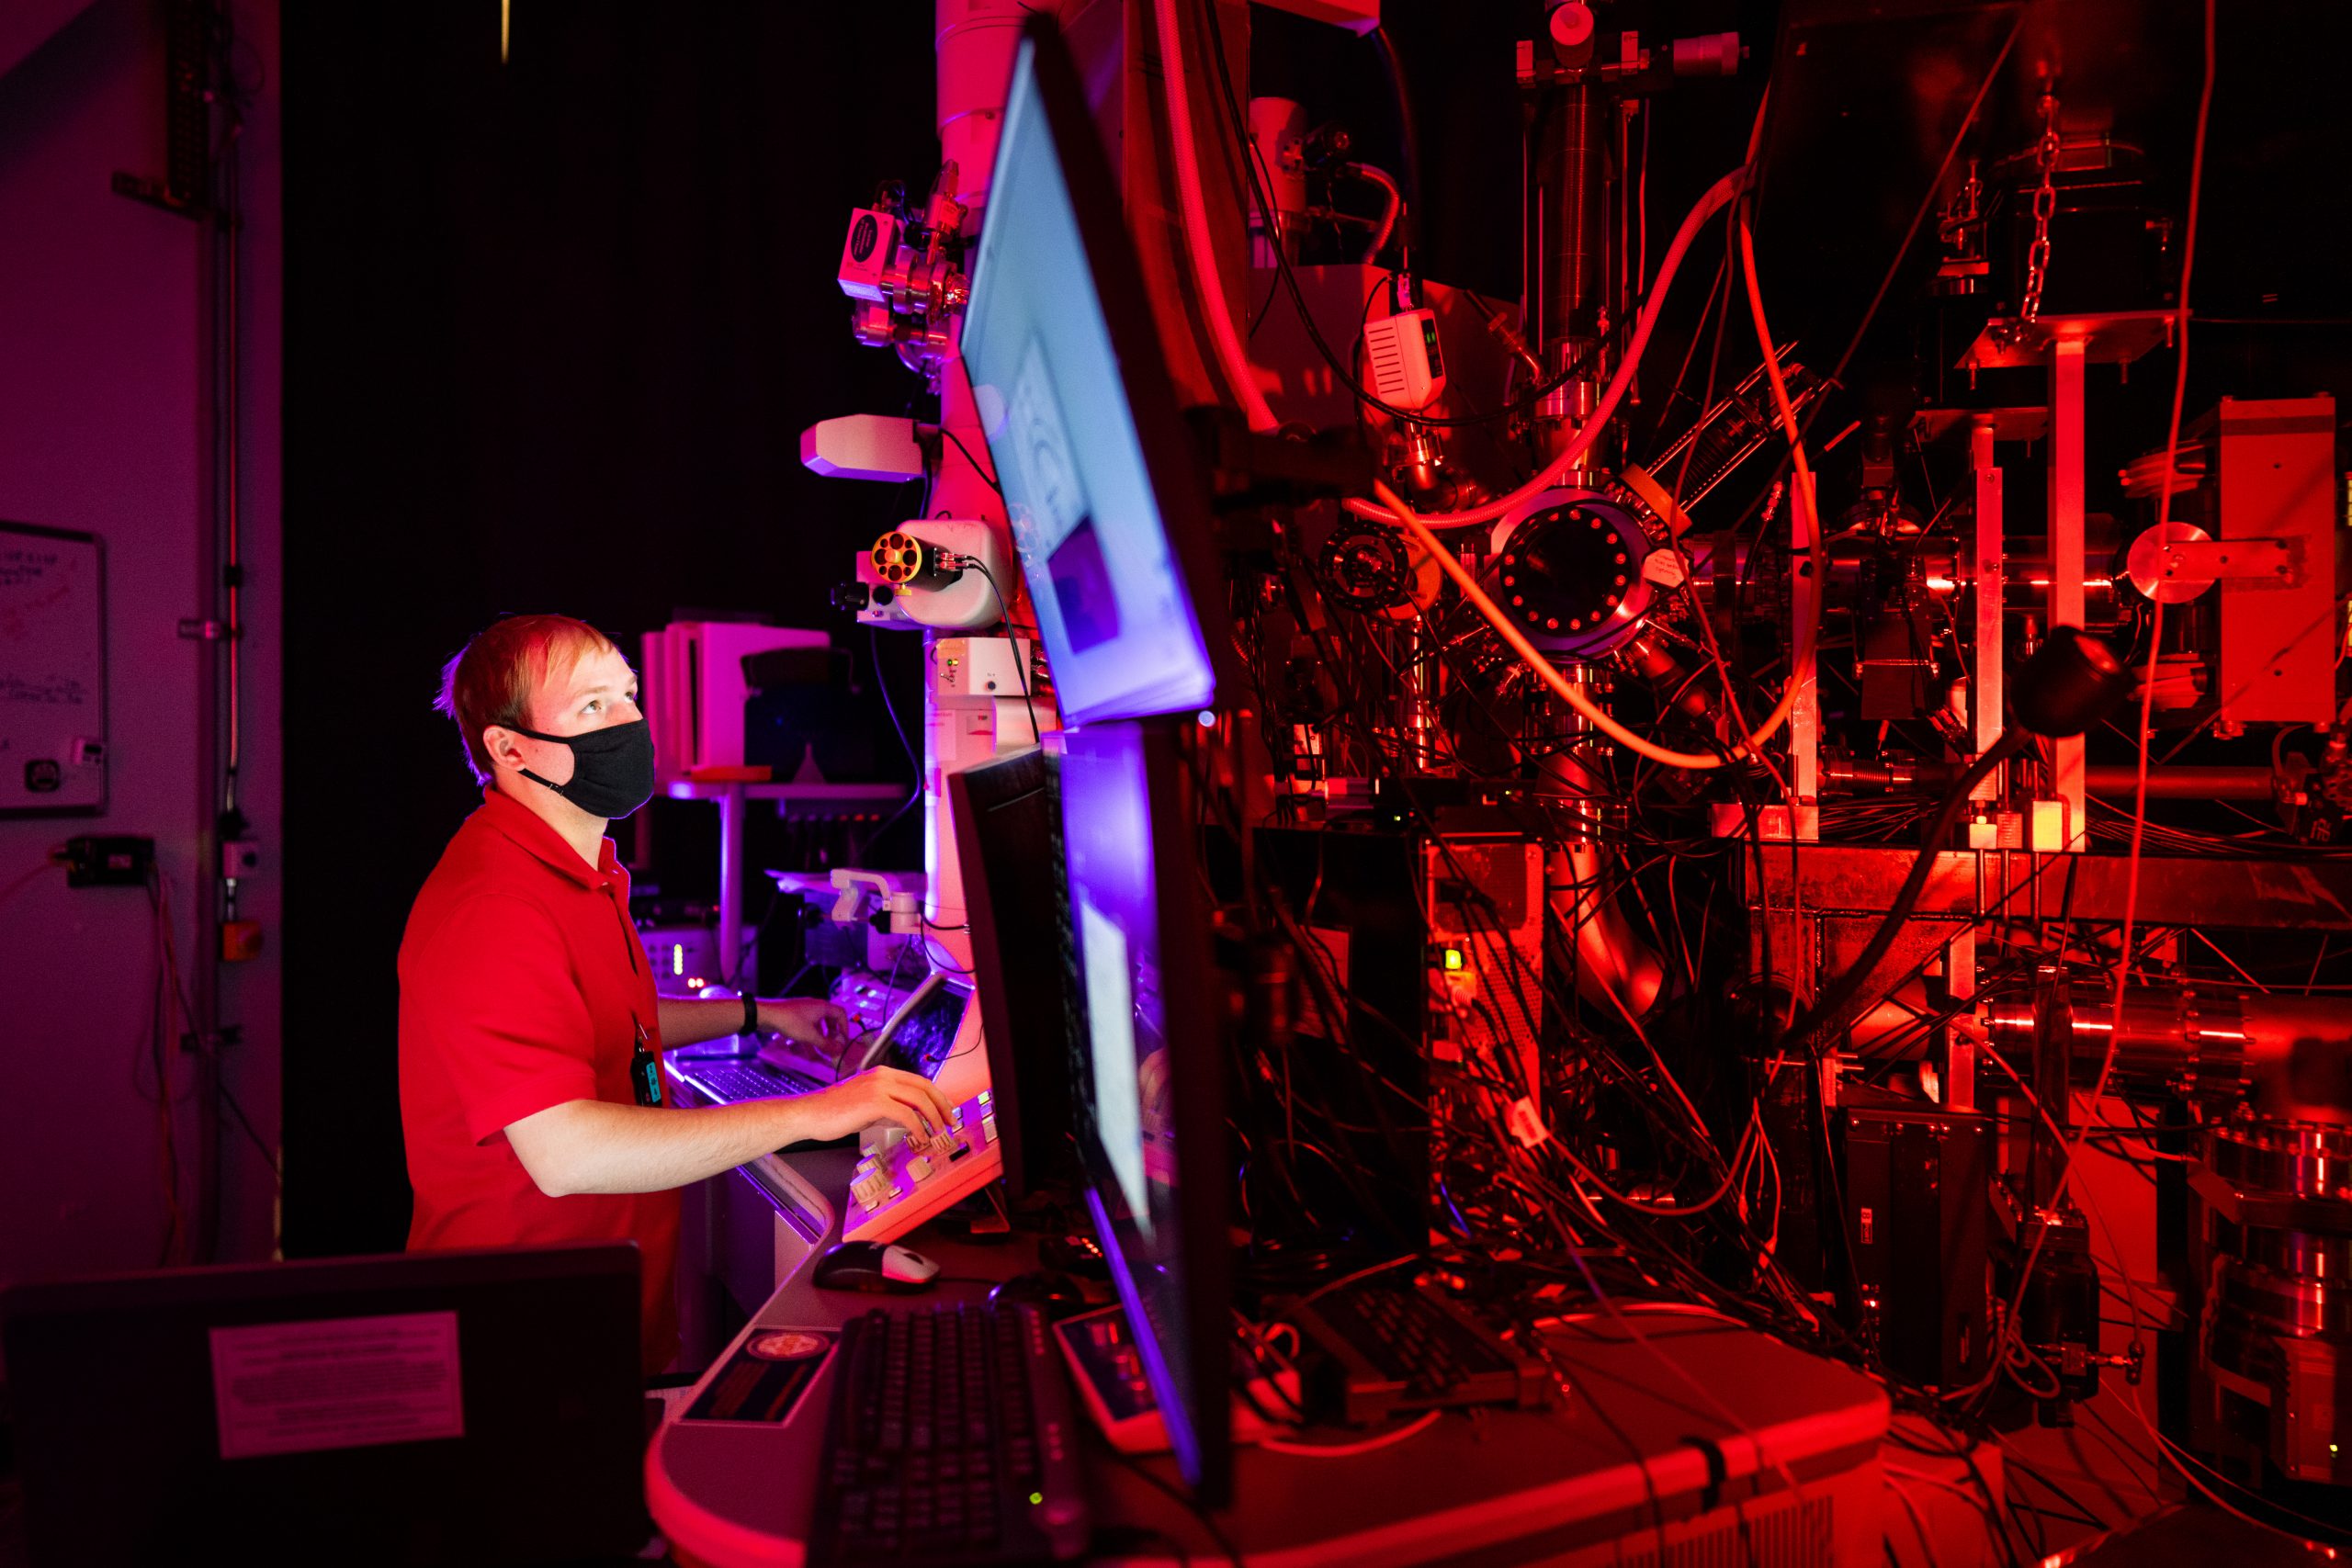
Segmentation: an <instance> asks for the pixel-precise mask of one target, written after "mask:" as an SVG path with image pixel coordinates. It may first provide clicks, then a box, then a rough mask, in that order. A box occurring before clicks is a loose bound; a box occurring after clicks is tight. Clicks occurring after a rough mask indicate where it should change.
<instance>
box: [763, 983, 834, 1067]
mask: <svg viewBox="0 0 2352 1568" xmlns="http://www.w3.org/2000/svg"><path fill="white" fill-rule="evenodd" d="M760 1027H761V1028H762V1029H772V1030H774V1031H775V1032H777V1033H778V1034H781V1035H783V1036H784V1037H785V1038H786V1040H797V1041H798V1042H800V1043H802V1044H803V1045H814V1046H817V1047H819V1048H820V1049H821V1050H822V1051H823V1052H824V1054H825V1055H827V1056H829V1057H830V1056H831V1055H832V1054H833V1053H834V1052H835V1051H837V1050H839V1049H840V1048H841V1043H842V1041H844V1040H847V1039H848V1038H849V1014H848V1013H846V1012H843V1011H842V1010H841V1008H840V1007H839V1006H838V1005H837V1004H835V1003H832V1002H829V1001H826V1000H825V999H824V998H821V997H787V998H785V999H783V1000H782V1001H770V1002H762V1003H761V1004H760Z"/></svg>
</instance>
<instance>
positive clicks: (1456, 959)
mask: <svg viewBox="0 0 2352 1568" xmlns="http://www.w3.org/2000/svg"><path fill="white" fill-rule="evenodd" d="M1445 966H1446V967H1447V968H1448V969H1459V968H1461V967H1462V950H1461V949H1460V948H1458V947H1449V948H1447V949H1446V950H1445Z"/></svg>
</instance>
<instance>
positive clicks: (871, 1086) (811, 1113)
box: [791, 1067, 952, 1140]
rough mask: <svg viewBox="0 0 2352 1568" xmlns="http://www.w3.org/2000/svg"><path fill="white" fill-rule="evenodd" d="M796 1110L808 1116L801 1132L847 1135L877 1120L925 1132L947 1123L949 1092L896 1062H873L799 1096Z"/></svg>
mask: <svg viewBox="0 0 2352 1568" xmlns="http://www.w3.org/2000/svg"><path fill="white" fill-rule="evenodd" d="M791 1103H792V1106H793V1108H794V1110H795V1111H797V1113H798V1114H799V1115H801V1116H803V1117H805V1118H807V1128H806V1130H805V1131H803V1132H802V1133H801V1134H800V1136H802V1137H804V1138H808V1139H812V1140H821V1139H826V1138H845V1137H847V1136H849V1135H850V1134H853V1133H855V1132H857V1131H859V1130H860V1129H862V1128H865V1127H871V1126H872V1125H874V1123H875V1122H897V1123H898V1124H899V1125H900V1126H901V1127H904V1128H905V1129H906V1130H907V1132H908V1134H909V1135H910V1136H912V1137H916V1138H922V1137H925V1136H927V1135H928V1134H930V1132H931V1130H932V1129H933V1128H935V1127H944V1126H946V1125H947V1113H948V1111H950V1110H951V1109H952V1107H951V1106H950V1105H949V1103H948V1100H947V1097H946V1096H945V1095H943V1094H941V1093H940V1092H939V1090H938V1089H934V1088H933V1087H932V1082H931V1080H930V1079H929V1078H926V1077H921V1076H920V1075H918V1074H915V1073H909V1072H901V1071H899V1069H898V1068H897V1067H874V1068H870V1069H868V1070H867V1071H865V1072H862V1073H860V1074H858V1075H857V1076H856V1077H854V1078H850V1079H848V1080H846V1081H845V1082H842V1083H837V1084H835V1085H833V1086H832V1087H831V1089H819V1090H817V1091H816V1092H815V1093H813V1094H804V1095H800V1096H797V1098H795V1099H794V1100H792V1101H791Z"/></svg>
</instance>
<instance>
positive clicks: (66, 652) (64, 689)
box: [0, 523, 107, 817]
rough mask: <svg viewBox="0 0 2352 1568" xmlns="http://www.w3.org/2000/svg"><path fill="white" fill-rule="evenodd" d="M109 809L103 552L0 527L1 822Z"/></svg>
mask: <svg viewBox="0 0 2352 1568" xmlns="http://www.w3.org/2000/svg"><path fill="white" fill-rule="evenodd" d="M106 804H107V596H106V555H105V551H104V548H103V547H102V546H101V545H100V544H99V542H98V537H97V536H96V535H95V534H74V533H68V532H66V531H65V530H63V529H61V528H37V527H35V526H33V525H31V524H28V523H0V816H5V817H25V816H33V815H45V814H62V815H82V816H96V814H98V813H99V812H102V811H104V810H105V809H106Z"/></svg>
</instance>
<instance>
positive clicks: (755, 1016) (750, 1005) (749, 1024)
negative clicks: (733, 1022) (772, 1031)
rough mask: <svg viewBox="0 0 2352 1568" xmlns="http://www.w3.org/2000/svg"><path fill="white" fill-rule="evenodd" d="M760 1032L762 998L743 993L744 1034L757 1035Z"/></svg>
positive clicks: (747, 992)
mask: <svg viewBox="0 0 2352 1568" xmlns="http://www.w3.org/2000/svg"><path fill="white" fill-rule="evenodd" d="M743 1032H744V1033H746V1034H757V1033H758V1032H760V998H757V997H755V996H753V995H752V994H751V993H750V992H749V991H746V992H744V993H743Z"/></svg>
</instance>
